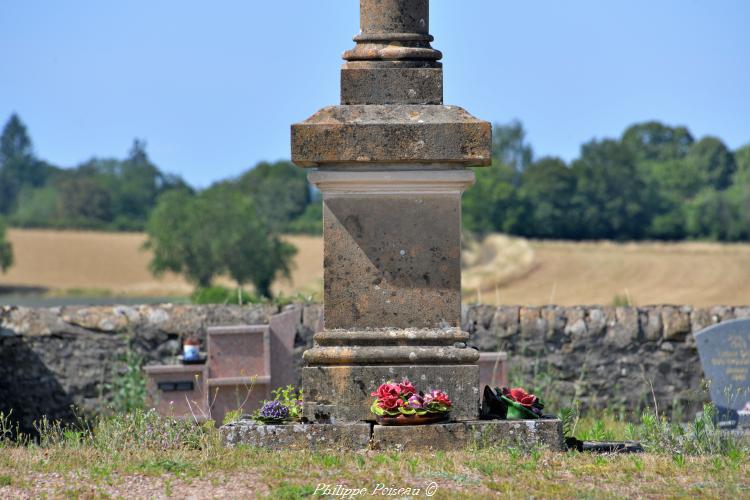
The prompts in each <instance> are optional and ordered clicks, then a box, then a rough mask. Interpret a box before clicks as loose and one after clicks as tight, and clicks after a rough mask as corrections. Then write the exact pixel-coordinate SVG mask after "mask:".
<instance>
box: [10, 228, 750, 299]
mask: <svg viewBox="0 0 750 500" xmlns="http://www.w3.org/2000/svg"><path fill="white" fill-rule="evenodd" d="M8 236H9V239H10V241H11V242H12V244H13V247H14V251H15V254H16V264H15V265H14V266H13V267H12V268H11V269H10V270H9V272H8V273H6V274H4V275H0V288H6V289H7V288H14V287H41V288H46V289H49V290H50V291H51V292H52V293H55V292H64V291H69V290H98V291H107V292H109V293H112V294H113V295H123V296H141V297H143V296H174V295H188V294H189V293H190V291H191V289H192V287H191V286H190V285H189V284H188V283H186V282H185V281H184V280H183V279H181V278H180V277H179V276H175V275H170V274H167V275H165V276H164V277H162V278H161V279H156V278H154V277H153V276H151V274H150V273H149V271H148V262H149V254H148V252H146V251H144V250H142V245H143V242H144V241H145V236H144V235H143V234H138V233H100V232H90V231H54V230H22V229H11V230H9V232H8ZM287 239H288V240H289V241H290V242H291V243H293V244H294V245H295V246H296V247H297V248H298V254H297V257H296V259H295V269H294V271H293V274H292V279H291V281H282V282H279V283H278V285H277V287H276V291H277V292H283V293H285V294H290V293H292V292H296V291H301V292H303V293H305V294H312V293H314V292H317V293H319V291H320V290H321V289H322V276H323V271H322V262H323V242H322V239H321V238H319V237H313V236H289V237H287ZM464 263H465V270H464V292H465V293H464V299H465V300H466V301H471V302H475V301H481V302H484V303H489V304H495V303H502V304H530V305H541V304H549V303H555V304H559V305H575V304H611V303H612V302H613V300H614V298H615V296H620V297H624V298H628V297H629V299H630V301H631V302H633V303H635V304H638V305H646V304H656V303H673V304H691V305H695V306H710V305H716V304H726V305H741V304H750V245H749V244H736V245H725V244H716V243H628V244H616V243H611V242H593V243H571V242H537V241H526V240H522V239H517V238H508V237H505V236H502V235H494V236H492V237H490V238H488V239H487V240H485V242H483V243H481V244H474V245H472V244H469V245H468V250H467V252H465V258H464Z"/></svg>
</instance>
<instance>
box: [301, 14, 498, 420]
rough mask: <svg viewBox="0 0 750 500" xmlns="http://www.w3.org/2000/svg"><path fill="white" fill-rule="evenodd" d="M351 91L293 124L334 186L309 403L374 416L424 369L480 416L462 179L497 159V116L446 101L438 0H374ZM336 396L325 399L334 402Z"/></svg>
mask: <svg viewBox="0 0 750 500" xmlns="http://www.w3.org/2000/svg"><path fill="white" fill-rule="evenodd" d="M360 6H361V32H360V33H359V34H358V35H357V36H356V37H354V40H355V42H357V45H356V47H355V48H354V49H352V50H350V51H347V52H346V53H345V54H344V59H345V60H346V63H345V64H344V66H343V68H342V72H341V105H340V106H331V107H327V108H324V109H322V110H321V111H319V112H318V113H316V114H315V115H313V116H312V117H311V118H309V119H308V120H306V121H305V122H302V123H299V124H296V125H294V126H293V127H292V159H293V161H294V162H295V163H296V164H297V165H300V166H302V167H310V168H314V169H315V170H313V171H312V172H311V173H310V174H309V176H308V178H309V180H310V182H312V183H313V184H315V185H316V186H317V187H318V188H320V190H321V192H322V194H323V212H324V213H323V217H324V239H325V256H324V268H325V278H324V280H325V286H324V288H325V297H324V299H325V331H323V332H321V333H319V334H317V335H316V336H315V347H314V348H312V349H310V350H308V351H307V352H305V354H304V359H305V361H306V362H307V364H308V366H307V367H306V368H304V369H303V374H302V380H303V387H304V389H305V391H306V399H307V401H308V402H310V403H311V404H310V405H309V406H308V412H309V415H310V416H311V415H312V413H314V412H315V411H316V408H317V409H318V410H322V411H323V413H326V412H330V414H331V415H332V417H333V418H335V419H338V420H341V421H357V420H371V419H372V415H371V414H370V413H369V404H370V401H371V397H370V392H371V391H373V390H374V389H375V388H377V386H378V385H379V384H380V383H382V382H385V381H387V380H400V379H401V378H403V377H408V378H409V379H411V380H412V381H413V382H414V383H415V385H417V387H418V388H420V389H424V390H428V389H442V390H445V391H447V392H448V394H449V395H450V396H451V397H452V399H453V400H454V409H453V413H452V415H453V418H454V419H457V420H471V419H475V418H476V417H477V414H478V407H479V387H478V385H479V375H478V368H477V364H476V362H477V359H478V358H479V353H478V352H477V351H476V350H474V349H471V348H468V347H467V346H466V341H467V340H468V334H466V333H465V332H462V331H461V327H460V323H461V260H460V259H461V246H460V245H461V242H460V239H461V193H462V192H463V190H464V189H466V188H467V187H469V186H470V185H471V184H472V183H473V182H474V173H473V172H472V171H470V170H466V167H467V166H479V165H489V164H490V161H491V153H490V145H491V127H490V124H489V123H487V122H483V121H480V120H477V119H476V118H474V117H473V116H471V115H470V114H469V113H467V112H466V111H464V110H463V109H461V108H458V107H456V106H444V105H443V73H442V71H443V70H442V65H441V63H440V62H438V61H439V60H440V59H441V57H442V54H441V53H440V52H439V51H437V50H435V49H433V48H432V47H431V45H430V42H432V40H433V38H432V36H430V34H429V0H361V3H360ZM321 406H322V408H320V407H321Z"/></svg>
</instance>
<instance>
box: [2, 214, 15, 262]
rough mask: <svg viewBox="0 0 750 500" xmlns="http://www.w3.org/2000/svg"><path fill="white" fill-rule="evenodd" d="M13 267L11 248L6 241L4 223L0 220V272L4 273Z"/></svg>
mask: <svg viewBox="0 0 750 500" xmlns="http://www.w3.org/2000/svg"><path fill="white" fill-rule="evenodd" d="M11 265H13V248H12V247H11V245H10V242H8V241H6V237H5V223H4V222H3V220H2V219H0V271H2V272H5V271H6V270H7V269H8V268H9V267H10V266H11Z"/></svg>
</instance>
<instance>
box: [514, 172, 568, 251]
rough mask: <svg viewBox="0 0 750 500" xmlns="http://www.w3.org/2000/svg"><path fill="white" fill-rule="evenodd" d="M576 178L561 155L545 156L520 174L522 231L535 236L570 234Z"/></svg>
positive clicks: (564, 235) (521, 232)
mask: <svg viewBox="0 0 750 500" xmlns="http://www.w3.org/2000/svg"><path fill="white" fill-rule="evenodd" d="M575 188H576V178H575V175H574V174H573V172H572V171H571V169H570V168H568V166H567V165H565V162H564V161H562V160H560V159H559V158H550V157H547V158H542V159H540V160H538V161H536V162H534V163H532V164H531V165H529V166H528V167H527V168H526V169H524V171H523V173H522V174H521V188H520V199H521V204H522V205H523V211H524V214H523V218H522V223H521V224H520V228H519V232H520V234H522V235H525V236H533V237H536V238H567V237H570V235H571V234H573V233H574V228H573V227H572V225H571V211H572V204H571V200H572V198H573V194H574V193H575Z"/></svg>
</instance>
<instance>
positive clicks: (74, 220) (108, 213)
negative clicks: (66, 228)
mask: <svg viewBox="0 0 750 500" xmlns="http://www.w3.org/2000/svg"><path fill="white" fill-rule="evenodd" d="M58 190H59V193H60V208H61V212H62V215H63V217H64V218H65V219H66V220H67V221H68V223H71V224H73V225H75V226H76V227H91V228H98V227H103V226H104V225H106V224H107V223H108V222H110V221H111V220H112V194H111V192H110V191H109V190H108V189H107V188H106V187H105V186H103V185H102V184H101V182H99V179H97V178H95V177H87V176H83V175H75V176H72V177H70V178H68V179H66V180H64V181H62V182H61V183H60V185H59V187H58Z"/></svg>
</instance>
